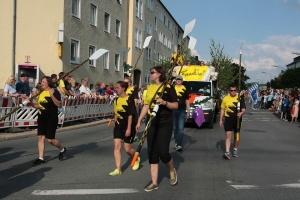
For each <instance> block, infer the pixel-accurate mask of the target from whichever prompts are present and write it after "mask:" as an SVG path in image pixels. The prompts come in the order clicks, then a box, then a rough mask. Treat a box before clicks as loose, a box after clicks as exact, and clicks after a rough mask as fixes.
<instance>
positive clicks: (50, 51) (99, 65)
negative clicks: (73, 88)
mask: <svg viewBox="0 0 300 200" xmlns="http://www.w3.org/2000/svg"><path fill="white" fill-rule="evenodd" d="M13 2H14V1H0V7H1V8H6V9H2V11H3V12H0V24H1V31H0V40H1V41H0V43H1V46H2V48H1V49H0V55H1V58H2V59H1V60H2V66H3V67H1V69H2V73H1V74H0V88H3V87H4V83H5V81H6V79H7V78H8V76H10V75H11V74H16V75H17V76H19V75H20V73H22V72H26V73H27V74H29V76H30V81H29V84H30V85H31V87H32V86H33V85H35V83H36V82H37V81H38V80H39V78H41V77H42V76H44V75H48V76H50V75H51V74H58V73H59V72H61V71H64V72H67V71H70V70H71V69H73V68H74V67H76V66H77V65H78V64H80V63H81V62H83V61H84V60H86V59H87V58H88V57H89V56H90V55H91V54H92V53H93V52H95V50H96V49H99V48H104V49H107V50H109V52H108V53H107V54H105V55H103V56H102V57H100V58H99V59H98V60H97V61H88V62H87V63H85V64H84V65H83V66H81V67H80V68H78V69H77V70H76V71H74V72H73V73H72V75H73V76H74V78H75V80H76V81H78V82H80V81H81V79H82V78H84V77H89V78H90V84H94V83H95V82H96V81H103V82H105V83H110V82H116V81H117V80H121V79H123V77H124V75H123V67H122V55H121V53H120V52H119V50H118V49H119V48H124V47H126V46H127V43H128V37H127V32H128V24H127V23H128V16H129V15H128V1H122V0H90V1H89V0H64V1H63V0H43V1H41V0H30V1H27V0H17V1H15V2H16V9H15V15H16V29H15V34H12V32H13V31H12V30H13V16H14V9H13V7H14V6H13ZM14 37H15V40H14ZM13 41H14V42H15V50H14V49H13V47H12V43H13ZM13 51H15V58H14V62H12V52H13ZM13 63H14V64H13ZM13 66H14V68H13ZM90 86H91V87H93V85H90Z"/></svg>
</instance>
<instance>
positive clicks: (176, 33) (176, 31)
mask: <svg viewBox="0 0 300 200" xmlns="http://www.w3.org/2000/svg"><path fill="white" fill-rule="evenodd" d="M175 36H176V37H177V36H178V30H177V28H176V27H175Z"/></svg>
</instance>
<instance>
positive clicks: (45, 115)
mask: <svg viewBox="0 0 300 200" xmlns="http://www.w3.org/2000/svg"><path fill="white" fill-rule="evenodd" d="M41 87H42V89H43V91H42V92H41V94H40V95H39V96H38V99H37V102H36V103H33V102H31V106H32V107H34V108H36V109H39V113H38V120H37V121H38V131H37V132H38V133H37V134H38V151H39V158H38V159H37V160H36V161H34V163H33V165H40V164H43V163H45V159H44V151H45V138H47V140H48V142H49V143H50V144H51V145H53V146H55V147H57V148H58V149H59V151H60V152H59V154H58V159H59V160H62V159H63V158H64V156H65V154H66V152H67V149H66V148H65V147H62V145H61V144H60V142H59V141H58V140H56V139H55V134H56V128H57V125H58V115H57V113H58V107H59V106H60V99H61V96H60V93H59V92H58V91H57V90H55V89H53V87H54V86H53V82H52V80H51V78H50V77H49V76H44V77H43V78H42V81H41ZM27 101H29V98H27Z"/></svg>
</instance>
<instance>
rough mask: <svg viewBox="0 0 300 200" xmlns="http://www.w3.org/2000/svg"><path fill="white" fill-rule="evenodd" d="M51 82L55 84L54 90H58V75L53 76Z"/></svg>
mask: <svg viewBox="0 0 300 200" xmlns="http://www.w3.org/2000/svg"><path fill="white" fill-rule="evenodd" d="M51 80H52V82H53V88H54V89H57V86H58V84H57V82H56V81H57V75H56V74H51Z"/></svg>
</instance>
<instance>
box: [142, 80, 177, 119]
mask: <svg viewBox="0 0 300 200" xmlns="http://www.w3.org/2000/svg"><path fill="white" fill-rule="evenodd" d="M163 87H164V86H162V87H161V88H160V89H159V91H158V92H157V94H156V96H155V98H154V100H153V102H152V104H151V105H150V102H151V100H152V98H153V96H154V94H155V92H156V91H157V89H158V88H159V85H156V84H154V83H152V84H151V85H150V86H149V87H148V89H147V95H146V98H145V100H144V104H146V105H149V107H150V110H149V111H148V114H149V115H150V114H151V112H152V110H153V108H154V106H155V104H156V99H158V97H159V96H160V95H161V92H162V89H163ZM162 99H163V100H164V101H168V102H178V100H177V95H176V91H175V89H174V87H173V86H171V85H169V84H167V86H166V88H165V91H164V94H163V96H162ZM155 119H156V121H159V122H169V121H172V120H173V115H172V110H170V109H169V108H167V107H166V106H165V105H160V106H159V109H158V111H157V113H156V117H155Z"/></svg>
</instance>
